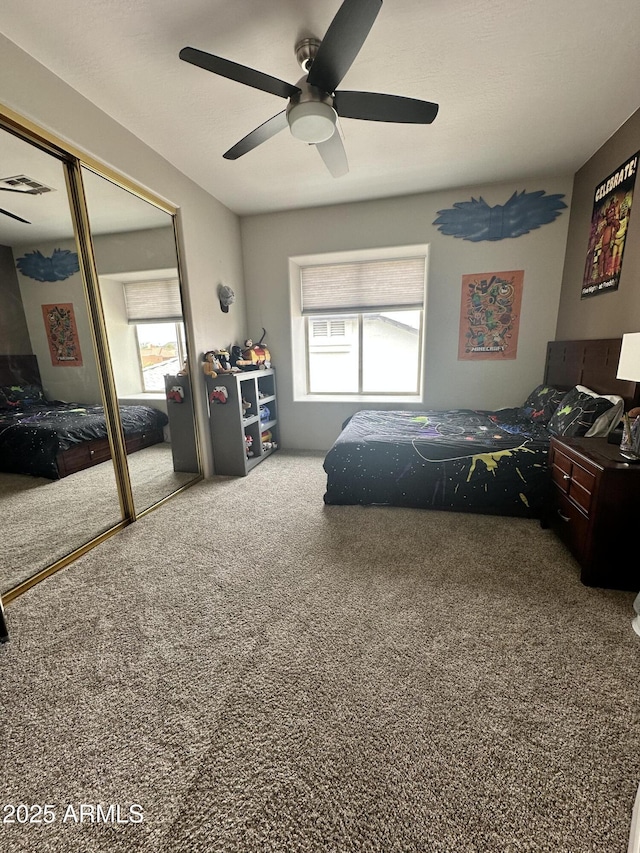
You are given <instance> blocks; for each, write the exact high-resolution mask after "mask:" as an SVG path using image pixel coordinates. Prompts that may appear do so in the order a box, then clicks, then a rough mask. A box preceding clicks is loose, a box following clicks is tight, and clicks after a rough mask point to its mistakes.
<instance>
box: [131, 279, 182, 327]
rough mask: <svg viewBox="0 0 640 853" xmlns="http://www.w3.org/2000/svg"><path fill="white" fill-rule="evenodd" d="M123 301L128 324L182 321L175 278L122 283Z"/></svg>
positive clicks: (178, 285)
mask: <svg viewBox="0 0 640 853" xmlns="http://www.w3.org/2000/svg"><path fill="white" fill-rule="evenodd" d="M124 300H125V304H126V308H127V320H128V321H129V323H179V322H181V321H182V303H181V301H180V284H179V282H178V279H177V278H168V279H162V280H160V281H127V282H125V283H124Z"/></svg>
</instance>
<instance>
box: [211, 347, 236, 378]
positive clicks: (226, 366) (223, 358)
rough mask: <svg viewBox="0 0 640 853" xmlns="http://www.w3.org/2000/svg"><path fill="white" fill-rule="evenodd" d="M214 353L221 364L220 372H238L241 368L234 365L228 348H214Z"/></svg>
mask: <svg viewBox="0 0 640 853" xmlns="http://www.w3.org/2000/svg"><path fill="white" fill-rule="evenodd" d="M213 355H214V357H215V359H216V360H217V362H218V364H219V365H220V369H219V370H218V373H237V372H238V371H239V370H240V368H239V367H234V366H232V364H231V358H230V356H229V353H228V352H227V350H226V349H217V350H214V351H213Z"/></svg>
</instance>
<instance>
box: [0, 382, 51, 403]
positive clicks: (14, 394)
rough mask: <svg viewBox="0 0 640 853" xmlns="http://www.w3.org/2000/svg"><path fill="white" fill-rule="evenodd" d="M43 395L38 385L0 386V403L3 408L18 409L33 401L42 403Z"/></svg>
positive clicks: (43, 400)
mask: <svg viewBox="0 0 640 853" xmlns="http://www.w3.org/2000/svg"><path fill="white" fill-rule="evenodd" d="M44 402H45V396H44V394H43V392H42V388H41V387H40V386H39V385H3V386H2V387H0V405H1V406H2V408H5V409H18V408H21V404H22V405H23V406H31V405H33V404H34V403H44Z"/></svg>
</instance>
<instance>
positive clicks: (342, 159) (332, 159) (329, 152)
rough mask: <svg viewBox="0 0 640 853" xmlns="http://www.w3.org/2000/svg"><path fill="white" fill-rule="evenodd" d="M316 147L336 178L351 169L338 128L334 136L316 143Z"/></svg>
mask: <svg viewBox="0 0 640 853" xmlns="http://www.w3.org/2000/svg"><path fill="white" fill-rule="evenodd" d="M316 148H317V149H318V152H319V154H320V156H321V157H322V159H323V160H324V164H325V166H326V167H327V169H328V170H329V171H330V172H331V174H332V175H333V177H334V178H341V177H342V176H343V175H346V174H347V172H348V171H349V164H348V163H347V152H346V151H345V150H344V145H343V144H342V138H341V136H340V133H339V132H338V128H336V129H335V130H334V131H333V136H330V137H329V139H326V140H325V141H324V142H318V143H316Z"/></svg>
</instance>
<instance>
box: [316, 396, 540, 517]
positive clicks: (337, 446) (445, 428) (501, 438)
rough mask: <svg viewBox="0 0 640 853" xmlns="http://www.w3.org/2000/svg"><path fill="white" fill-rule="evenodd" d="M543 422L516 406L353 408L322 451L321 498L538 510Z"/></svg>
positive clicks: (528, 513)
mask: <svg viewBox="0 0 640 853" xmlns="http://www.w3.org/2000/svg"><path fill="white" fill-rule="evenodd" d="M549 438H550V437H549V433H548V432H547V429H546V428H545V427H544V426H542V425H540V424H538V423H535V422H533V421H532V420H531V419H529V418H527V417H525V416H524V415H523V413H522V410H521V409H501V410H498V411H495V412H489V411H481V410H477V411H476V410H471V409H454V410H450V411H425V412H410V411H390V412H385V411H361V412H357V413H356V414H355V415H354V416H353V417H352V418H351V420H350V421H349V422H348V423H347V424H346V425H345V427H344V429H343V431H342V433H341V434H340V436H339V437H338V438H337V439H336V441H335V443H334V445H333V447H332V448H331V450H330V451H329V452H328V453H327V455H326V457H325V461H324V469H325V471H326V473H327V491H326V493H325V495H324V501H325V503H327V504H382V505H391V506H409V507H422V508H430V509H441V510H456V511H460V512H477V513H490V514H498V515H511V516H525V517H538V516H539V515H540V514H541V510H542V506H543V503H544V500H545V494H546V489H547V486H548V481H549V473H548V470H547V452H548V447H549Z"/></svg>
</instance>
